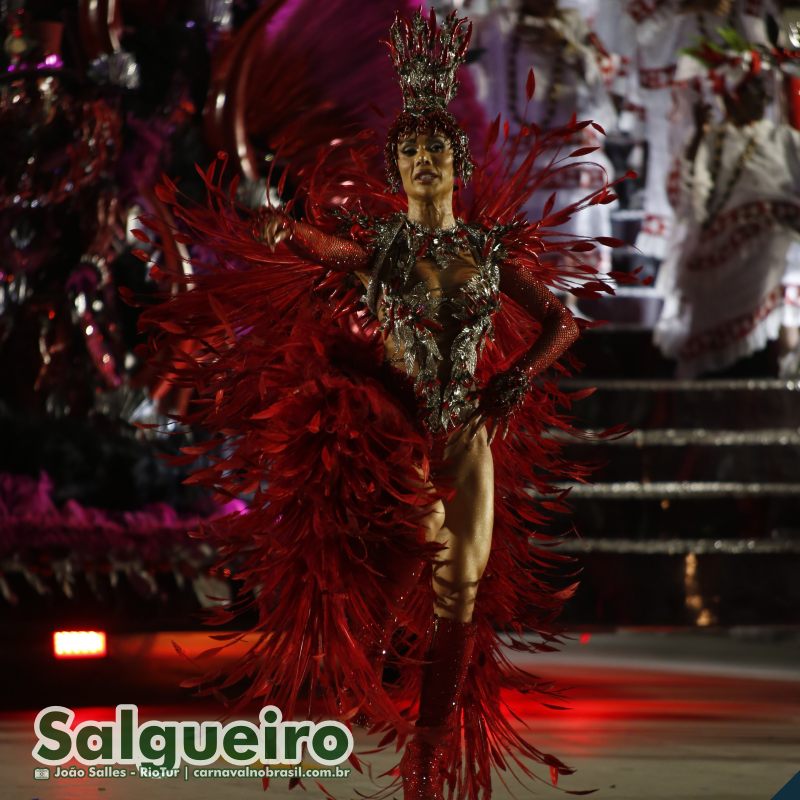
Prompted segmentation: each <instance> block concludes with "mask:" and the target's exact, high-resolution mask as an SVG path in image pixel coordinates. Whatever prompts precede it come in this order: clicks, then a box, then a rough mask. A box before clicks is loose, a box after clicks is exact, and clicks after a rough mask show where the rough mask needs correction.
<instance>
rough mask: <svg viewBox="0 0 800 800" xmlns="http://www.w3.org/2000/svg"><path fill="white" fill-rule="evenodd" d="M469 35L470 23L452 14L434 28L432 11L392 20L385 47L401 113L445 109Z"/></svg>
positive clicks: (464, 56)
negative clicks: (400, 94)
mask: <svg viewBox="0 0 800 800" xmlns="http://www.w3.org/2000/svg"><path fill="white" fill-rule="evenodd" d="M471 36H472V23H471V22H470V21H469V20H468V19H458V18H457V17H456V12H455V11H452V12H450V13H449V14H448V15H447V16H446V17H445V18H444V20H443V21H442V24H441V26H440V27H438V28H437V26H436V15H435V13H434V11H433V10H431V13H430V16H429V17H428V18H427V19H425V17H423V15H422V11H421V9H418V10H417V12H416V13H415V14H414V16H413V17H412V19H411V21H410V22H409V21H408V20H406V19H403V18H402V17H401V16H400V15H399V14H398V15H397V16H396V17H395V21H394V23H393V25H392V27H391V29H390V30H389V41H387V42H386V44H387V45H388V47H389V52H390V53H391V56H392V61H393V62H394V66H395V69H396V70H397V74H398V75H399V77H400V89H401V91H402V92H403V110H404V111H407V112H410V113H412V114H420V113H424V112H425V111H428V110H431V109H445V108H446V107H447V104H448V103H449V102H450V100H452V98H453V95H454V94H455V93H456V89H458V81H457V80H456V70H457V69H458V68H459V66H461V64H462V63H463V62H464V59H465V58H466V54H467V46H468V45H469V40H470V37H471Z"/></svg>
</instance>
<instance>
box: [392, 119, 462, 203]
mask: <svg viewBox="0 0 800 800" xmlns="http://www.w3.org/2000/svg"><path fill="white" fill-rule="evenodd" d="M397 167H398V170H399V171H400V178H401V179H402V181H403V189H404V190H405V193H406V195H407V196H408V197H409V198H413V199H415V200H422V201H430V200H435V199H439V198H442V197H450V196H452V194H453V148H452V146H451V144H450V140H449V139H448V138H447V137H446V136H443V135H442V134H440V133H436V132H435V131H423V132H421V133H417V134H415V133H410V134H407V135H405V136H402V137H401V138H400V141H399V142H398V144H397Z"/></svg>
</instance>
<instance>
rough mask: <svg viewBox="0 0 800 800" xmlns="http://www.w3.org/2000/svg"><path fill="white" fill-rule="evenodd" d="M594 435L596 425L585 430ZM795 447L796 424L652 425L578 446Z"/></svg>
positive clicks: (556, 434) (799, 437)
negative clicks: (728, 427)
mask: <svg viewBox="0 0 800 800" xmlns="http://www.w3.org/2000/svg"><path fill="white" fill-rule="evenodd" d="M586 432H587V433H588V434H589V435H590V436H597V435H598V434H600V433H601V430H600V429H596V430H592V429H588V430H587V431H586ZM549 438H553V439H558V440H560V441H563V442H565V443H567V444H568V445H572V443H574V442H575V438H574V437H572V436H569V435H568V434H565V433H562V432H561V431H553V432H552V433H551V434H550V435H549ZM787 445H788V446H792V447H797V446H799V445H800V428H760V429H757V430H709V429H707V428H654V429H641V428H639V429H636V430H633V431H631V432H630V433H629V434H628V435H627V436H623V437H620V438H616V439H599V438H598V439H588V440H586V441H585V442H584V441H581V443H580V445H574V446H580V447H594V448H596V447H603V448H605V447H614V448H626V447H630V448H634V447H635V448H639V449H640V448H645V447H658V448H661V447H664V448H667V447H690V446H695V447H765V448H766V447H785V446H787Z"/></svg>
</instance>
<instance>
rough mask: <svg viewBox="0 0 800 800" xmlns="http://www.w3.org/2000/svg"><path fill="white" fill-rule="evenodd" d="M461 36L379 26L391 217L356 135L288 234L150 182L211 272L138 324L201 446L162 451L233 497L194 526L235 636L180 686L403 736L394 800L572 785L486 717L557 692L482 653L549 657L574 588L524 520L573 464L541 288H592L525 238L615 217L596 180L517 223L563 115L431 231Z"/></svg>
mask: <svg viewBox="0 0 800 800" xmlns="http://www.w3.org/2000/svg"><path fill="white" fill-rule="evenodd" d="M469 36H470V27H469V26H468V25H467V24H466V20H459V19H457V18H456V17H455V14H451V15H449V16H448V17H447V18H446V19H445V20H444V22H443V23H442V25H441V27H439V28H437V26H436V21H435V18H434V16H433V14H431V17H430V19H429V20H426V19H424V18H423V17H422V16H421V14H419V13H417V15H415V16H414V18H413V19H412V20H411V21H406V20H401V19H398V20H396V21H395V24H394V26H393V27H392V31H391V41H390V42H389V47H390V51H391V54H392V57H393V60H394V63H395V66H396V68H397V70H398V72H399V75H400V83H401V88H402V91H403V100H404V110H403V112H402V113H401V114H400V115H399V117H398V118H397V120H396V121H395V123H394V125H393V126H392V128H391V130H390V133H389V137H388V141H387V144H386V148H385V157H386V163H387V171H388V177H389V183H390V186H392V187H393V188H395V190H397V189H399V186H400V184H401V183H402V187H403V190H404V191H405V194H406V197H407V201H408V204H407V208H406V207H405V205H404V203H402V201H401V200H400V198H399V197H398V195H397V194H396V193H395V194H390V193H387V192H386V190H385V186H384V185H383V184H382V183H381V182H380V181H379V180H377V179H375V178H374V177H372V176H371V175H370V174H369V169H368V166H367V165H368V164H369V156H370V146H369V145H368V144H364V143H363V142H362V143H355V144H352V145H342V146H340V147H339V148H338V149H337V150H336V153H335V155H336V156H337V157H336V158H330V157H328V158H327V161H326V160H323V161H322V162H320V164H318V165H317V167H316V168H315V169H314V170H311V171H310V172H309V173H308V174H307V175H306V176H305V179H306V180H305V184H304V194H303V200H304V203H303V208H304V213H305V221H303V222H299V221H294V220H293V219H292V218H291V217H290V216H289V214H288V213H286V212H278V211H276V210H274V209H264V210H262V212H260V213H259V214H257V215H255V216H254V215H251V214H248V213H247V212H246V211H244V210H243V209H241V208H239V207H237V205H236V204H235V202H234V201H233V199H232V198H233V196H234V193H235V187H231V189H230V190H229V191H228V192H227V193H226V192H225V191H224V190H223V188H222V186H223V178H222V174H221V172H220V173H218V174H217V175H216V176H215V175H214V170H215V167H212V168H211V169H210V170H209V171H208V173H207V174H206V184H207V187H208V190H209V201H208V204H207V205H206V206H203V207H187V206H186V205H185V204H184V203H180V202H178V198H177V195H176V187H175V186H174V185H173V184H171V183H170V182H169V181H165V184H164V185H163V186H162V187H160V190H159V194H160V197H161V198H162V199H163V200H164V201H166V202H168V203H170V204H171V205H172V207H173V210H174V213H175V215H176V217H177V218H178V219H179V220H180V221H181V227H182V228H183V232H182V233H181V234H180V235H179V236H182V237H183V238H184V240H185V241H188V242H197V243H202V245H203V246H204V248H205V249H206V252H208V251H211V252H213V253H214V254H215V256H216V259H217V260H216V263H214V264H207V265H204V266H202V267H200V268H197V266H198V265H195V267H196V268H197V269H196V274H195V275H194V276H193V277H192V278H191V283H190V284H189V285H187V289H188V291H186V292H184V293H183V294H179V295H177V296H176V297H174V298H172V299H171V300H170V301H169V302H166V303H164V304H162V305H161V306H158V307H156V308H153V309H150V310H148V311H147V312H146V314H145V315H144V320H145V324H146V325H149V326H150V327H151V329H152V331H153V335H152V343H153V345H154V347H155V348H156V350H158V351H160V352H161V353H163V351H164V350H165V349H166V348H174V352H175V353H177V354H178V355H176V356H175V362H174V363H173V364H172V365H171V376H170V379H171V380H172V381H173V382H175V383H177V384H179V385H181V386H183V387H191V388H192V389H193V390H194V391H195V401H194V403H193V406H192V409H191V410H190V411H189V413H187V414H186V415H184V416H183V417H182V418H181V420H182V421H183V422H185V423H187V424H190V425H194V426H199V427H201V428H203V429H204V430H206V431H209V432H210V433H211V434H212V437H211V439H210V440H209V441H208V442H206V443H205V444H203V445H202V446H198V447H196V448H191V449H189V451H188V452H187V459H191V458H196V457H197V456H198V455H205V456H207V458H208V460H209V463H210V466H206V467H205V468H203V469H201V470H199V471H197V472H196V473H195V475H194V478H193V479H194V480H195V481H197V482H200V483H204V484H206V485H208V486H211V487H213V488H214V489H215V490H216V491H218V492H220V493H222V494H224V495H226V496H230V497H240V496H242V495H243V494H246V495H249V496H250V499H249V508H248V511H247V512H246V513H242V514H233V515H230V516H228V517H225V518H223V519H221V520H215V521H214V522H212V523H209V527H208V528H207V529H205V530H204V531H203V532H202V533H203V535H204V536H206V537H207V538H208V540H209V541H210V542H212V543H213V544H214V545H215V546H216V547H217V548H218V549H219V551H220V553H221V558H222V564H221V566H228V567H230V568H231V569H232V571H233V573H234V575H235V577H237V578H238V579H240V580H241V581H242V587H243V591H242V593H241V594H240V596H239V598H237V600H236V601H235V602H234V603H232V604H230V605H229V606H227V607H224V608H218V609H217V611H216V613H215V618H214V619H212V620H211V622H212V623H214V622H217V623H224V622H227V621H229V620H231V619H232V618H234V617H236V616H237V615H238V614H240V613H241V612H243V611H246V610H249V609H255V611H256V612H257V616H258V622H257V624H256V625H255V626H254V627H253V628H251V629H250V630H248V631H246V632H245V633H242V634H230V635H228V634H223V635H222V636H220V637H219V638H221V639H223V640H224V639H228V640H230V641H229V642H228V644H232V643H234V642H236V641H240V640H241V639H242V638H243V637H245V636H247V637H248V641H254V643H253V644H252V645H251V647H250V648H249V650H248V651H247V654H246V655H245V656H244V657H243V658H242V659H241V660H240V661H239V662H237V664H236V667H235V668H234V669H232V670H231V669H228V670H225V671H223V670H219V671H217V672H214V673H211V674H209V675H204V676H203V677H202V679H201V680H198V681H196V682H195V683H196V684H197V685H201V693H209V692H213V693H215V694H216V695H217V696H221V697H222V698H223V699H224V695H221V693H220V691H219V690H220V689H223V688H226V687H231V686H234V685H235V684H237V683H239V682H240V681H245V686H246V688H245V689H244V691H243V692H242V693H241V695H240V697H239V702H238V703H237V704H236V705H235V706H234V707H233V713H235V711H236V710H238V709H240V708H242V707H243V706H244V705H245V704H246V703H248V702H249V701H251V700H254V699H259V700H264V701H268V702H269V703H270V704H272V705H276V706H278V707H279V708H280V709H281V710H282V713H283V716H284V718H286V719H290V718H295V719H305V718H310V717H311V715H312V713H316V714H317V715H322V716H325V715H328V716H330V715H334V716H338V717H339V718H342V719H345V720H352V721H354V722H356V723H360V724H364V725H367V726H368V727H369V729H370V730H371V731H372V732H384V733H385V736H384V738H383V739H382V740H381V742H380V745H379V746H380V747H381V748H383V747H386V746H389V745H390V743H392V742H394V743H396V745H397V746H398V748H399V747H400V746H401V745H402V744H403V743H404V742H405V741H406V739H407V737H409V736H410V740H409V741H408V742H407V744H406V746H405V752H404V754H403V757H402V760H401V762H400V765H399V772H400V775H401V777H402V781H403V791H404V797H405V798H425V799H426V800H429V799H430V798H442V797H444V794H445V793H448V796H450V797H458V798H462V797H466V798H471V799H473V800H474V799H475V798H478V797H481V796H483V797H489V796H490V795H491V770H492V767H496V768H498V769H510V770H512V772H513V770H514V768H515V767H516V768H519V770H521V771H522V773H524V775H527V776H529V777H538V776H536V774H535V773H534V772H533V771H532V769H531V766H530V764H529V763H526V761H528V762H531V761H532V762H534V763H539V764H545V765H547V766H549V768H550V777H551V780H552V781H553V782H555V781H556V779H557V777H558V775H559V774H568V773H570V772H571V770H570V769H569V768H567V767H566V766H565V765H564V764H562V763H561V762H560V761H559V760H558V759H556V758H555V757H553V756H551V755H548V754H545V753H542V752H540V751H539V750H537V749H536V748H535V747H533V746H532V745H531V744H530V743H528V742H527V741H525V739H524V738H522V737H521V736H520V734H519V733H517V732H516V731H515V730H514V728H513V727H512V724H511V723H510V722H509V721H508V720H507V718H506V715H505V714H504V710H503V699H502V697H501V690H503V689H508V690H516V691H520V692H526V693H539V694H541V695H543V696H544V698H545V699H547V698H548V697H550V696H552V695H554V694H556V692H555V690H554V689H553V688H552V687H550V686H549V685H546V684H543V683H542V682H541V681H540V680H539V679H538V678H536V677H535V676H532V675H530V674H528V673H526V672H524V671H523V670H521V669H520V668H519V667H516V666H515V665H514V664H512V663H511V662H510V661H509V660H508V659H507V657H506V655H505V654H504V646H503V642H502V641H501V638H500V637H501V632H502V633H503V634H505V636H506V637H508V640H509V642H510V647H511V649H513V650H517V651H523V652H524V651H528V652H539V651H546V650H549V649H552V645H553V643H554V642H557V641H558V635H559V632H560V629H559V628H558V627H557V625H556V622H555V620H556V617H557V616H558V613H559V611H560V608H561V606H562V604H563V602H564V601H565V600H566V599H567V598H568V597H569V596H570V594H571V593H572V591H573V590H574V585H573V586H567V587H564V588H561V589H560V590H556V589H554V588H553V587H552V586H551V585H550V584H549V582H548V580H547V577H548V573H550V572H552V569H553V567H555V566H558V565H560V564H563V563H564V562H565V561H566V560H567V559H566V558H565V557H564V556H562V555H559V554H558V553H555V552H553V551H552V549H550V548H549V547H548V545H550V544H552V543H553V539H552V538H551V537H547V536H543V535H541V534H537V533H534V532H533V530H532V527H535V526H537V525H539V524H541V523H542V522H543V520H544V519H545V518H546V512H547V511H548V510H556V511H557V510H561V508H562V504H561V495H559V494H558V493H557V489H556V488H555V486H554V484H555V482H556V481H558V480H563V479H565V478H570V479H572V480H582V479H583V478H584V477H585V474H586V471H585V470H584V469H583V468H582V467H579V466H577V465H574V464H570V463H568V462H566V461H565V460H564V459H563V458H562V457H561V456H560V445H559V437H556V436H549V435H545V433H546V432H548V431H549V432H552V431H553V430H555V429H561V430H566V431H570V432H573V433H574V432H575V431H574V429H573V428H572V426H571V423H570V420H569V418H568V417H567V416H565V415H564V414H563V413H562V412H560V411H559V408H568V407H569V405H570V403H571V401H572V400H573V399H574V397H573V396H570V395H567V394H565V393H563V392H562V391H561V390H559V388H558V387H557V385H556V383H555V382H554V381H553V380H552V379H545V378H544V377H543V375H544V372H545V370H547V368H548V367H551V366H552V365H554V364H555V363H556V361H557V360H558V359H559V358H560V357H561V356H562V355H563V354H564V353H565V351H566V350H567V348H568V347H569V346H570V345H571V344H572V342H573V341H574V340H575V338H576V337H577V336H578V332H579V328H578V325H577V324H576V322H575V320H574V319H573V318H572V316H571V314H570V313H569V311H568V310H567V309H566V308H564V306H563V305H562V304H561V303H560V302H559V301H558V299H557V298H556V297H555V296H554V295H553V294H551V292H550V291H549V289H548V288H547V285H548V284H549V285H550V286H558V287H561V288H570V287H574V286H575V285H581V287H582V288H581V291H583V292H585V293H591V292H593V291H595V292H596V291H598V290H603V291H607V289H606V287H605V286H604V285H603V284H602V283H600V282H598V281H597V280H596V277H595V276H594V275H593V274H592V270H591V268H589V267H584V266H583V265H582V264H581V263H580V253H581V252H586V251H590V250H592V249H593V247H594V246H595V244H594V242H592V241H587V240H583V239H578V238H576V237H572V238H565V237H564V235H563V234H558V233H554V232H551V231H550V230H549V229H550V228H553V227H556V226H558V225H561V224H563V222H564V221H565V220H566V219H568V218H569V216H570V215H571V214H572V213H574V212H575V211H578V210H580V208H581V207H585V206H587V205H590V204H593V203H598V202H610V201H611V200H613V199H614V196H613V194H612V193H611V192H610V191H609V187H608V186H606V187H604V189H603V190H602V191H600V192H595V193H594V194H592V195H589V196H587V197H586V198H584V200H583V201H581V202H580V203H578V204H575V205H574V206H572V207H570V208H568V209H562V210H561V211H559V212H558V213H551V212H552V207H553V202H552V201H551V202H550V203H549V204H548V205H549V207H548V209H547V211H546V213H547V214H548V215H549V216H548V217H547V218H546V219H543V220H540V221H538V222H535V223H529V222H526V221H524V220H523V219H522V218H521V217H519V216H517V213H518V210H519V208H520V207H521V206H522V205H523V204H524V202H525V200H526V199H527V197H528V196H529V195H530V193H531V192H532V191H535V190H536V188H537V186H539V185H540V184H541V183H542V182H544V181H547V180H549V179H551V178H552V175H553V173H554V172H557V171H558V170H559V169H566V168H568V167H565V166H561V165H560V164H559V162H558V160H554V161H553V162H552V163H551V164H550V166H549V168H548V170H545V172H544V173H542V172H539V173H537V174H534V173H533V168H532V165H533V162H534V161H535V159H536V156H537V154H539V153H541V152H542V151H543V149H544V150H548V149H552V148H553V146H554V144H555V143H556V142H557V141H558V140H559V138H562V139H567V138H569V137H572V136H574V134H575V133H576V131H578V130H580V129H581V128H582V127H585V126H586V125H589V124H594V123H589V122H581V123H574V124H573V125H571V126H568V127H567V128H564V129H562V130H560V131H558V132H555V133H547V134H541V135H539V134H538V132H536V131H528V130H525V131H523V133H522V134H521V136H520V138H519V139H518V140H517V141H515V142H509V143H507V144H506V149H507V150H508V151H513V150H515V148H519V147H526V148H529V149H530V156H529V157H528V158H527V159H526V160H525V161H524V163H523V165H522V167H520V168H519V169H517V170H516V171H514V172H512V171H511V168H510V167H507V166H506V164H510V163H512V162H514V161H515V159H514V155H515V153H514V152H509V153H508V158H507V160H506V161H500V160H497V161H495V163H494V166H493V167H492V165H491V164H490V165H489V166H487V167H484V169H482V170H479V171H477V173H476V175H475V176H474V179H473V186H472V196H473V199H472V207H471V209H470V210H469V213H467V214H464V216H465V217H466V219H468V220H470V221H469V222H467V221H464V219H462V218H459V217H457V216H456V214H455V212H454V208H453V190H454V184H458V183H460V184H464V183H466V181H467V180H468V179H469V178H470V176H471V173H472V171H473V165H472V163H471V159H470V153H469V145H468V142H467V139H466V136H465V134H464V133H463V131H462V130H461V128H460V127H459V126H458V124H457V123H456V121H455V119H454V118H453V117H452V115H451V114H450V113H449V112H448V111H447V109H446V106H447V103H448V101H449V100H450V99H451V97H452V95H453V92H454V90H455V87H456V81H455V73H456V69H457V67H458V66H459V64H460V63H461V62H462V61H463V59H464V56H465V53H466V48H467V44H468V41H469ZM532 92H533V85H532V79H531V81H530V82H529V96H530V95H531V94H532ZM596 127H599V126H596ZM496 134H497V127H496V126H495V129H494V135H495V136H496ZM571 155H574V154H571ZM566 158H569V156H567V157H566ZM566 158H565V160H566ZM331 162H335V163H336V166H335V168H328V167H327V166H326V164H328V163H331ZM516 162H517V163H519V159H516ZM187 233H188V234H189V235H188V238H187ZM140 238H146V235H145V234H144V233H143V232H140ZM605 243H606V244H613V242H605ZM560 371H561V372H565V371H566V368H565V367H563V366H561V367H560ZM531 490H534V491H533V492H532V491H531ZM536 494H551V495H554V497H553V498H551V500H550V501H549V502H545V501H542V499H541V498H537V497H536V496H535V495H536ZM530 633H534V634H536V635H537V640H536V641H531V640H530V639H529V638H526V634H530ZM253 637H254V638H253ZM225 646H227V645H225ZM387 656H389V657H390V658H391V660H392V662H393V663H394V665H395V672H396V674H397V678H396V680H394V681H393V682H392V683H390V684H384V683H383V680H382V673H383V664H384V660H385V658H386V657H387ZM205 684H208V685H205ZM417 698H418V699H419V703H418V707H417V703H416V700H417ZM415 709H416V720H415V724H414V725H413V726H412V725H411V722H412V721H414V712H415ZM351 761H352V763H353V765H354V766H355V767H356V768H359V769H360V762H359V759H358V758H356V756H355V755H353V756H352V757H351ZM392 788H393V787H392V786H390V787H389V788H388V790H387V793H388V794H387V796H388V795H389V794H391V792H392ZM326 796H330V795H329V794H328V793H327V791H326Z"/></svg>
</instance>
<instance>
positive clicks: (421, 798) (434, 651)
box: [400, 615, 475, 800]
mask: <svg viewBox="0 0 800 800" xmlns="http://www.w3.org/2000/svg"><path fill="white" fill-rule="evenodd" d="M474 646H475V625H474V623H472V622H458V621H457V620H452V619H445V618H443V617H438V616H435V615H434V618H433V625H432V631H431V638H430V645H429V647H428V653H427V657H426V664H425V666H424V667H423V668H422V689H421V692H420V701H419V718H418V719H417V725H416V732H415V734H414V738H413V739H412V740H411V741H410V742H409V743H408V745H406V751H405V753H404V754H403V759H402V761H401V762H400V775H401V776H402V778H403V798H404V800H443V789H444V779H445V772H444V768H445V763H444V762H445V758H446V755H447V751H448V749H449V747H450V744H451V742H452V737H453V736H456V735H459V731H458V729H457V726H458V722H459V713H458V712H459V708H460V703H461V691H462V689H463V686H464V680H465V679H466V676H467V670H468V669H469V664H470V661H471V660H472V651H473V649H474Z"/></svg>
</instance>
